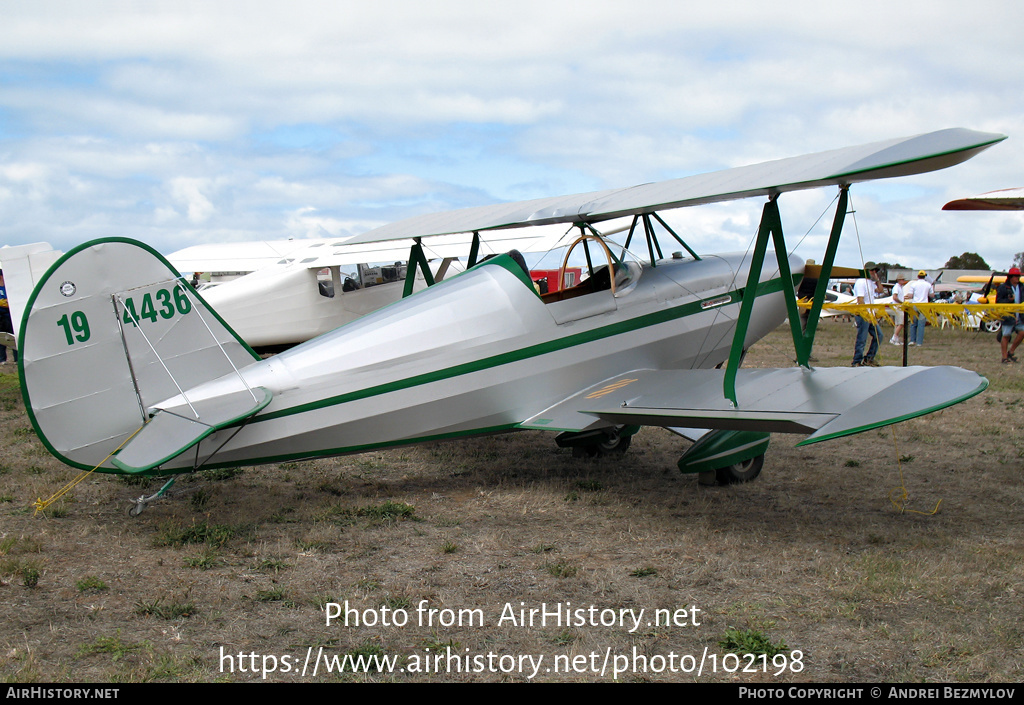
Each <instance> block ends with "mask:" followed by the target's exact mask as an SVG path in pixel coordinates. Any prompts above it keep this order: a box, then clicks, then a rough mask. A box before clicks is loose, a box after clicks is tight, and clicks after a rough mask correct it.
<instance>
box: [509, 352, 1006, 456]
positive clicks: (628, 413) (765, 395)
mask: <svg viewBox="0 0 1024 705" xmlns="http://www.w3.org/2000/svg"><path fill="white" fill-rule="evenodd" d="M724 374H725V373H724V371H723V370H635V371H633V372H629V373H627V374H625V375H619V376H618V377H614V378H611V379H608V380H604V381H602V382H600V383H598V384H596V385H594V386H593V387H590V388H588V389H585V390H583V391H582V392H580V393H578V394H576V395H574V396H572V397H570V398H568V399H566V400H564V401H562V402H560V403H559V404H556V405H555V406H553V407H551V408H549V409H546V410H545V411H544V412H543V413H541V414H538V415H537V416H535V417H533V418H532V419H529V420H528V421H527V422H524V423H523V424H522V426H523V427H524V428H560V429H563V430H572V429H574V428H577V427H578V428H586V427H588V426H589V427H593V426H595V425H608V424H639V425H643V426H663V427H674V426H687V427H694V428H719V429H729V430H737V431H765V432H771V433H809V434H811V436H810V437H809V438H807V439H806V440H804V441H803V442H802V443H801V444H807V443H814V442H817V441H823V440H827V439H829V438H837V437H839V436H846V435H850V434H853V433H859V432H861V431H866V430H868V429H872V428H878V427H880V426H886V425H888V424H892V423H897V422H899V421H904V420H906V419H911V418H914V417H916V416H922V415H924V414H928V413H931V412H933V411H938V410H939V409H944V408H946V407H947V406H951V405H953V404H956V403H958V402H961V401H964V400H965V399H969V398H970V397H972V396H974V395H975V394H978V393H980V392H981V391H983V390H984V389H985V388H986V387H987V386H988V380H986V379H985V378H984V377H981V376H980V375H978V374H976V373H974V372H971V371H969V370H964V369H962V368H959V367H878V368H870V367H828V368H820V369H806V368H803V367H790V368H785V369H749V370H739V371H738V374H737V378H736V394H737V400H738V402H739V404H738V405H737V406H735V407H734V406H733V404H732V403H731V402H730V401H729V400H728V399H726V398H725V395H724V393H723V388H724V387H723V384H724ZM594 417H596V418H597V419H599V421H600V422H604V423H603V424H600V423H598V424H595V423H594V422H593V419H594Z"/></svg>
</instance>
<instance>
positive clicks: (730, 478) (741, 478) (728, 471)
mask: <svg viewBox="0 0 1024 705" xmlns="http://www.w3.org/2000/svg"><path fill="white" fill-rule="evenodd" d="M762 467H764V456H763V455H758V456H756V457H754V458H750V459H749V460H744V461H743V462H741V463H736V464H735V465H727V466H726V467H724V468H718V469H717V470H715V479H716V480H718V484H720V485H738V484H740V483H742V482H750V481H751V480H753V479H754V478H755V477H757V476H758V475H760V474H761V468H762Z"/></svg>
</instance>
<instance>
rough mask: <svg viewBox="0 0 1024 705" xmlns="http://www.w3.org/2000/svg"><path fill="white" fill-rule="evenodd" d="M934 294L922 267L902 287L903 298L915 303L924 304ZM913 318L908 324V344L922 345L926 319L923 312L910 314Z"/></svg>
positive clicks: (926, 273)
mask: <svg viewBox="0 0 1024 705" xmlns="http://www.w3.org/2000/svg"><path fill="white" fill-rule="evenodd" d="M934 296H935V290H934V289H933V288H932V285H931V282H929V281H928V272H926V271H924V270H923V269H922V270H921V271H920V272H918V273H917V279H916V280H915V281H913V282H911V283H910V284H907V286H906V287H904V297H903V298H904V299H906V300H907V301H909V302H911V303H915V304H926V303H928V302H929V301H931V300H932V298H933V297H934ZM911 316H912V317H913V320H911V321H910V323H909V324H908V325H909V326H910V331H909V335H908V337H909V338H910V342H909V345H924V327H925V323H926V319H925V317H924V314H923V313H916V314H911Z"/></svg>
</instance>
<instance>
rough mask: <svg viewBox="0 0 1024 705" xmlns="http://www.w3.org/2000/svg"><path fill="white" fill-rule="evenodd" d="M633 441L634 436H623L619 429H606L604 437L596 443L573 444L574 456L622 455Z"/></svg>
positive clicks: (599, 456)
mask: <svg viewBox="0 0 1024 705" xmlns="http://www.w3.org/2000/svg"><path fill="white" fill-rule="evenodd" d="M632 442H633V436H632V435H627V436H623V435H620V434H619V431H618V429H613V430H609V431H605V433H604V434H602V438H601V439H600V440H598V441H595V442H594V443H587V444H586V445H578V446H573V449H572V457H574V458H603V457H605V456H609V455H622V454H623V453H625V452H626V450H627V449H628V448H629V444H630V443H632Z"/></svg>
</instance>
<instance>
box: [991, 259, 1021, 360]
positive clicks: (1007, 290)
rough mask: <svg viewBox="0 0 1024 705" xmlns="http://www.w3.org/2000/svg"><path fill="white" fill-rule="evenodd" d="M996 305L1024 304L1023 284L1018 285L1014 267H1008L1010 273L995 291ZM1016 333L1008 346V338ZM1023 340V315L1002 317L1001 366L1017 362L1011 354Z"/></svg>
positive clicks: (1018, 278)
mask: <svg viewBox="0 0 1024 705" xmlns="http://www.w3.org/2000/svg"><path fill="white" fill-rule="evenodd" d="M996 303H997V304H1019V303H1024V284H1021V283H1020V270H1019V269H1017V268H1016V267H1010V271H1009V272H1007V273H1006V281H1005V282H1003V283H1002V284H1000V285H999V288H998V289H996ZM1014 333H1016V334H1017V337H1016V338H1014V340H1013V344H1012V345H1011V344H1010V338H1011V337H1012V336H1013V334H1014ZM1022 339H1024V314H1020V313H1017V314H1010V315H1009V316H1004V317H1003V339H1002V341H1001V343H1000V345H1002V348H1003V364H1004V365H1006V364H1009V363H1012V362H1017V357H1016V356H1015V355H1014V354H1013V353H1014V351H1015V350H1016V349H1017V346H1018V345H1020V341H1021V340H1022Z"/></svg>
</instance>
